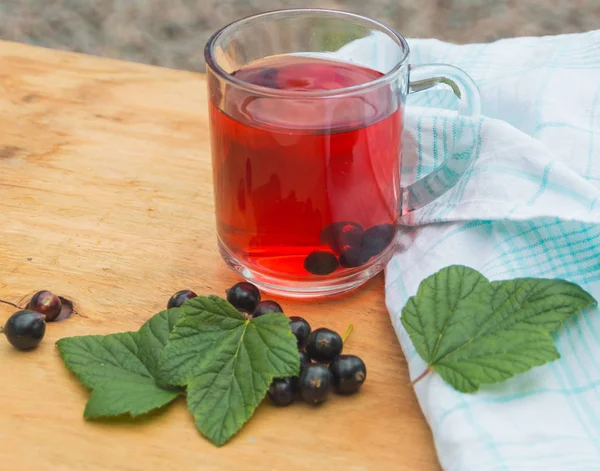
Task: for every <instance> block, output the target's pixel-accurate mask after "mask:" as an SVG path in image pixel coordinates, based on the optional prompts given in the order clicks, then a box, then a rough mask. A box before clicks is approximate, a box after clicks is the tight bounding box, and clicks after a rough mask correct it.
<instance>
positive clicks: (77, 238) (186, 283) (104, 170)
mask: <svg viewBox="0 0 600 471" xmlns="http://www.w3.org/2000/svg"><path fill="white" fill-rule="evenodd" d="M210 165H211V164H210V150H209V136H208V125H207V105H206V89H205V81H204V77H203V75H199V74H194V73H190V72H184V71H174V70H168V69H161V68H156V67H150V66H146V65H140V64H133V63H126V62H120V61H115V60H108V59H101V58H96V57H91V56H85V55H77V54H72V53H65V52H59V51H54V50H49V49H42V48H37V47H32V46H27V45H21V44H16V43H10V42H0V299H3V300H9V301H12V302H18V301H19V300H21V298H23V297H24V296H26V295H28V294H31V293H32V292H34V291H37V290H39V289H50V290H52V291H54V292H56V293H57V294H62V295H64V296H67V297H70V298H72V299H73V300H74V301H75V304H76V308H77V309H78V311H79V312H80V313H81V315H80V316H74V317H72V318H71V319H70V320H68V321H65V322H61V323H55V324H49V325H48V328H47V332H46V337H45V339H44V341H43V342H42V345H41V346H40V347H39V348H38V349H37V350H35V351H33V352H29V353H22V352H18V351H16V350H15V349H13V348H12V347H11V346H10V345H9V344H8V342H6V341H5V339H3V338H0V378H1V379H0V469H6V470H13V469H14V470H17V469H18V470H19V471H28V470H32V471H33V470H35V471H40V470H44V471H46V470H61V471H88V470H144V471H153V470H167V469H174V470H175V469H176V470H178V471H186V470H202V471H204V470H226V471H231V470H261V471H262V470H265V471H271V470H277V471H283V470H285V471H288V470H305V469H306V470H309V469H310V470H314V469H332V470H344V471H358V470H375V471H386V470H418V471H428V470H438V469H439V465H438V464H437V459H436V456H435V453H434V448H433V443H432V440H431V434H430V431H429V429H428V427H427V424H426V422H425V420H424V419H423V416H422V414H421V411H420V409H419V407H418V404H417V400H416V397H415V395H414V392H413V390H412V388H411V386H410V384H409V379H408V371H407V366H406V362H405V360H404V357H403V355H402V351H401V349H400V346H399V344H398V341H397V339H396V336H395V334H394V331H393V329H392V326H391V323H390V319H389V316H388V314H387V311H386V309H385V305H384V291H383V275H379V276H378V277H376V278H375V279H373V280H371V281H370V282H369V283H368V284H367V285H366V286H364V287H363V288H362V289H360V290H358V291H356V292H354V293H352V294H350V295H347V296H345V297H342V298H339V299H334V300H325V301H319V302H310V303H307V302H301V301H288V300H279V301H280V302H282V304H283V305H284V307H285V308H286V312H287V313H288V314H290V315H301V316H304V317H306V318H307V319H308V321H309V322H310V323H311V324H312V325H313V327H318V326H327V327H330V328H333V329H335V330H337V331H343V330H345V329H346V327H347V325H348V324H349V323H353V324H354V326H355V330H354V332H353V334H352V337H351V338H350V340H349V341H348V343H347V351H348V352H351V353H355V354H357V355H360V356H361V357H362V358H363V359H364V360H365V362H366V364H367V369H368V378H367V382H366V383H365V385H364V387H363V390H362V392H361V393H360V394H359V395H356V396H354V397H348V398H342V397H339V396H334V397H333V398H332V399H331V400H330V401H329V402H327V403H326V404H324V405H323V406H321V407H319V408H312V407H310V406H308V405H305V404H294V405H293V406H291V407H288V408H284V409H276V408H275V407H273V406H271V405H270V404H268V403H266V401H265V403H264V404H263V405H261V406H260V407H259V409H258V410H257V412H256V414H255V415H254V417H253V418H252V419H251V420H250V422H249V423H248V424H247V425H246V426H245V427H244V428H243V429H242V431H241V432H240V433H239V434H238V435H237V436H236V437H234V438H233V439H232V441H231V442H229V443H228V444H227V445H225V446H224V447H223V448H216V447H215V446H213V445H212V444H210V443H209V442H208V441H206V440H205V439H203V438H202V437H201V436H200V434H199V433H198V432H197V430H196V429H195V427H194V423H193V420H192V417H191V416H190V414H189V413H188V411H187V409H186V407H185V403H184V401H183V400H178V402H177V403H176V404H174V405H173V406H172V407H170V408H169V409H168V410H167V411H166V412H165V413H163V414H161V415H158V416H156V417H152V418H143V419H139V420H136V421H133V422H128V423H122V422H121V423H113V422H110V421H105V422H86V421H84V420H83V409H84V405H85V401H86V398H87V395H88V393H87V391H86V390H85V389H84V388H83V387H82V386H81V385H80V384H79V383H78V382H77V381H76V380H75V379H74V378H73V377H72V376H71V374H70V373H69V372H68V371H67V370H66V368H65V367H64V365H63V364H62V362H61V360H60V358H59V355H58V351H57V349H56V347H55V342H56V340H58V339H60V338H62V337H66V336H73V335H83V334H106V333H111V332H118V331H124V330H135V329H137V328H138V327H139V326H140V325H141V324H142V323H143V322H144V321H145V320H146V319H148V318H149V317H150V316H151V315H152V314H153V313H155V312H158V311H159V310H161V309H163V308H164V305H165V303H166V300H167V299H168V297H169V296H170V295H171V294H172V293H173V292H175V291H176V290H179V289H184V288H191V289H193V290H194V291H196V292H197V293H199V294H211V293H214V294H223V291H224V290H225V289H226V288H227V287H228V286H230V285H231V284H233V283H234V282H235V281H237V278H236V275H235V274H234V273H233V272H232V271H230V270H229V269H228V268H226V266H225V264H224V263H223V262H222V261H221V259H220V258H219V255H218V252H217V246H216V241H215V228H214V218H213V199H212V182H211V178H212V175H211V168H210ZM14 310H15V309H14V308H11V307H10V306H8V305H5V304H0V324H1V323H4V321H5V320H6V319H7V318H8V317H9V316H10V314H12V312H13V311H14Z"/></svg>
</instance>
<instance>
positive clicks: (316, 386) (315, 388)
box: [299, 363, 333, 404]
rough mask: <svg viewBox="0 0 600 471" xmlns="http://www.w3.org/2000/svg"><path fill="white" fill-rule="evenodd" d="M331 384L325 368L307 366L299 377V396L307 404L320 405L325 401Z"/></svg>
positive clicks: (329, 375)
mask: <svg viewBox="0 0 600 471" xmlns="http://www.w3.org/2000/svg"><path fill="white" fill-rule="evenodd" d="M332 384H333V376H332V374H331V371H329V369H328V368H327V367H326V366H323V365H319V364H318V363H315V364H312V365H308V366H306V367H305V368H304V371H303V372H302V374H301V375H300V380H299V389H300V396H302V399H304V401H306V402H308V403H309V404H320V403H322V402H325V401H326V400H327V397H328V396H329V393H330V391H331V386H332Z"/></svg>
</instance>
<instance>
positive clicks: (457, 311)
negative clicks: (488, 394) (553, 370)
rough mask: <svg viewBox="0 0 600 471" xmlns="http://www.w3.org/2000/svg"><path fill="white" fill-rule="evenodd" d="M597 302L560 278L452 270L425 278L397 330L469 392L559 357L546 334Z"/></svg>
mask: <svg viewBox="0 0 600 471" xmlns="http://www.w3.org/2000/svg"><path fill="white" fill-rule="evenodd" d="M595 303H596V301H595V299H594V298H593V297H592V296H591V295H590V294H589V293H587V292H586V291H584V290H583V289H582V288H581V287H579V286H577V285H576V284H573V283H569V282H567V281H564V280H558V279H554V280H548V279H538V278H519V279H514V280H507V281H494V282H492V283H490V282H489V281H488V279H487V278H485V277H484V276H483V275H482V274H481V273H479V272H478V271H476V270H474V269H472V268H468V267H464V266H457V265H454V266H450V267H447V268H444V269H442V270H440V271H439V272H437V273H435V274H434V275H432V276H430V277H429V278H427V279H425V280H423V282H422V283H421V284H420V286H419V289H418V291H417V295H416V296H413V297H411V298H410V299H409V300H408V302H407V304H406V306H405V307H404V309H403V310H402V325H403V326H404V328H405V329H406V331H407V332H408V334H409V336H410V338H411V340H412V342H413V344H414V346H415V349H416V350H417V352H418V353H419V355H420V356H421V358H423V360H424V361H426V362H427V364H428V365H429V368H430V369H432V370H435V371H437V372H438V373H439V374H440V375H441V376H442V378H443V379H444V380H445V381H447V382H448V383H450V384H451V385H452V386H453V387H454V388H456V389H457V390H459V391H462V392H474V391H477V389H479V387H480V385H482V384H490V383H496V382H499V381H503V380H506V379H508V378H511V377H512V376H514V375H516V374H519V373H523V372H525V371H527V370H529V369H531V368H533V367H534V366H539V365H543V364H544V363H547V362H549V361H552V360H556V359H557V358H559V354H558V351H557V350H556V347H555V346H554V341H553V340H552V337H551V336H550V333H551V332H552V331H554V330H556V329H557V328H558V327H559V326H560V325H561V324H562V323H563V322H564V321H565V320H566V319H568V318H569V317H571V316H572V315H573V314H576V313H577V312H580V311H581V310H582V309H585V308H587V307H590V306H592V305H594V304H595Z"/></svg>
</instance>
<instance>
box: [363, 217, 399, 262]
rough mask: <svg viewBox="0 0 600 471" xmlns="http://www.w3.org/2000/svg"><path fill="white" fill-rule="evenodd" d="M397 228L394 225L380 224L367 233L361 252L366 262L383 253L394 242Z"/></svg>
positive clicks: (364, 235) (364, 236)
mask: <svg viewBox="0 0 600 471" xmlns="http://www.w3.org/2000/svg"><path fill="white" fill-rule="evenodd" d="M395 235H396V227H395V226H394V225H393V224H380V225H378V226H373V227H371V228H369V229H367V230H366V231H365V233H364V234H363V239H362V247H361V252H362V256H363V257H364V259H365V261H366V260H368V259H369V258H371V257H374V256H375V255H379V254H380V253H381V252H383V251H384V250H385V249H386V247H387V246H388V245H390V244H391V243H392V241H393V240H394V236H395Z"/></svg>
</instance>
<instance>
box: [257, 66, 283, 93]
mask: <svg viewBox="0 0 600 471" xmlns="http://www.w3.org/2000/svg"><path fill="white" fill-rule="evenodd" d="M277 74H278V71H277V69H275V68H273V67H267V68H266V69H261V70H260V72H259V74H258V77H257V80H255V81H254V82H255V83H256V85H260V86H262V87H268V88H279V86H278V83H277Z"/></svg>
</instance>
